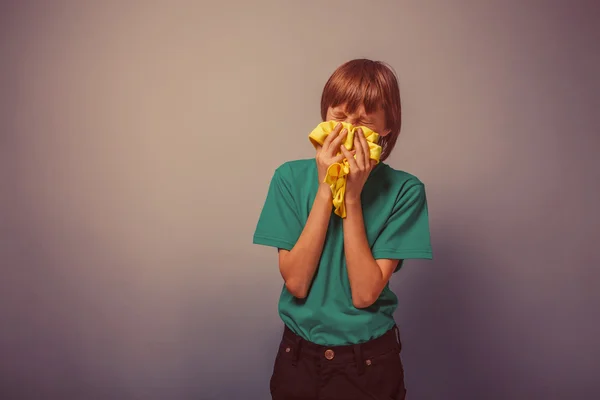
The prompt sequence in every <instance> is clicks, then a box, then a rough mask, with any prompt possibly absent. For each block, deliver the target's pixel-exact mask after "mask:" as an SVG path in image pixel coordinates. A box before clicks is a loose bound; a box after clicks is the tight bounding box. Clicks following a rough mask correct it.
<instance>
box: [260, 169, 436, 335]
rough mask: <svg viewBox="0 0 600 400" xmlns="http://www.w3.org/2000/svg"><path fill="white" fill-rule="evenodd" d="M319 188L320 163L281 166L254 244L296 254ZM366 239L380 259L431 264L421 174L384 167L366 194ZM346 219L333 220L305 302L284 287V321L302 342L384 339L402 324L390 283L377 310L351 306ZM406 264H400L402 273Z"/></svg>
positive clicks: (373, 176)
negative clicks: (396, 317)
mask: <svg viewBox="0 0 600 400" xmlns="http://www.w3.org/2000/svg"><path fill="white" fill-rule="evenodd" d="M317 190H318V179H317V166H316V162H315V159H314V158H313V159H308V160H297V161H291V162H287V163H285V164H283V165H281V166H280V167H279V168H277V170H276V171H275V174H274V176H273V178H272V180H271V184H270V187H269V192H268V194H267V199H266V201H265V204H264V207H263V209H262V212H261V214H260V218H259V221H258V224H257V227H256V231H255V233H254V243H255V244H259V245H265V246H272V247H275V248H280V249H285V250H291V249H292V248H293V247H294V244H295V243H296V241H297V240H298V238H299V237H300V234H301V233H302V230H303V228H304V225H305V224H306V220H307V219H308V215H309V213H310V210H311V207H312V204H313V201H314V199H315V196H316V194H317ZM361 200H362V207H363V216H364V220H365V230H366V233H367V239H368V241H369V245H370V247H371V251H372V253H373V257H374V258H375V259H381V258H389V259H397V260H405V259H411V258H412V259H415V258H424V259H431V258H432V251H431V243H430V234H429V221H428V220H429V216H428V212H427V200H426V197H425V188H424V186H423V183H421V181H419V179H417V178H416V177H415V176H413V175H410V174H408V173H406V172H402V171H397V170H394V169H393V168H391V167H390V166H388V165H387V164H384V163H379V164H378V165H377V166H376V167H375V168H374V169H373V171H372V172H371V174H370V176H369V178H368V180H367V182H366V184H365V186H364V188H363V192H362V199H361ZM343 234H344V233H343V225H342V219H341V218H340V217H338V216H337V215H335V214H333V207H332V216H331V219H330V222H329V227H328V229H327V236H326V239H325V245H324V247H323V253H322V255H321V260H320V263H319V266H318V268H317V271H316V273H315V277H314V280H313V283H312V285H311V287H310V290H309V293H308V295H307V297H306V298H304V299H298V298H295V297H294V296H293V295H292V294H290V293H289V292H288V291H287V289H286V288H285V285H284V286H283V290H282V292H281V297H280V299H279V315H280V317H281V319H282V320H283V322H284V323H285V324H286V325H287V326H288V327H289V328H290V329H291V330H292V331H293V332H295V333H296V334H298V335H299V336H301V337H302V338H304V339H306V340H308V341H310V342H313V343H317V344H321V345H326V346H336V345H346V344H356V343H362V342H366V341H368V340H371V339H374V338H376V337H379V336H381V335H382V334H384V333H385V332H386V331H388V330H389V329H391V328H392V327H393V326H394V324H395V322H394V317H393V313H394V311H395V310H396V307H397V306H398V299H397V297H396V295H395V294H394V293H393V292H392V291H391V290H390V288H389V285H386V287H385V289H383V291H382V293H381V295H380V296H379V298H378V300H377V301H376V302H375V304H373V305H372V306H370V307H368V308H365V309H358V308H356V307H354V306H353V305H352V297H351V292H350V283H349V281H348V271H347V269H346V257H345V255H344V236H343ZM401 265H402V261H401V262H400V263H399V266H398V268H397V269H396V271H398V269H400V267H401Z"/></svg>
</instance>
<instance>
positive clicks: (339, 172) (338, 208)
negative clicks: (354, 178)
mask: <svg viewBox="0 0 600 400" xmlns="http://www.w3.org/2000/svg"><path fill="white" fill-rule="evenodd" d="M337 124H338V123H337V122H336V121H326V122H322V123H320V124H319V125H318V126H317V127H316V128H315V129H314V130H313V131H312V132H311V133H310V135H308V139H309V140H310V142H311V143H312V144H313V146H315V148H316V147H317V146H322V145H323V142H324V141H325V138H326V137H327V135H329V134H330V133H331V132H332V131H333V129H334V128H335V126H336V125H337ZM342 125H343V128H346V129H347V130H348V136H347V137H346V140H345V142H344V146H345V147H346V149H348V150H352V148H353V147H354V134H355V132H356V129H357V128H360V129H361V130H362V131H363V133H364V135H365V137H366V139H367V143H368V144H369V151H370V157H371V159H372V160H375V161H376V162H377V163H379V158H380V157H381V146H379V145H378V144H377V142H378V141H379V135H378V134H377V133H375V132H373V131H372V130H371V129H369V128H367V127H364V126H360V127H359V126H352V125H351V124H349V123H347V122H342ZM343 128H342V129H343ZM338 154H340V152H338ZM349 172H350V164H349V163H348V160H347V159H346V158H344V159H343V160H342V161H341V162H339V163H335V164H332V165H330V166H329V168H328V169H327V176H326V177H325V180H324V181H323V183H327V184H329V186H330V187H331V193H332V194H333V207H334V212H335V214H336V215H339V216H340V217H342V218H346V204H345V202H344V195H345V194H346V179H347V175H348V173H349Z"/></svg>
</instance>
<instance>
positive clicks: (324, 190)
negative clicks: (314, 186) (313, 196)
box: [317, 183, 333, 201]
mask: <svg viewBox="0 0 600 400" xmlns="http://www.w3.org/2000/svg"><path fill="white" fill-rule="evenodd" d="M317 198H319V199H321V200H326V201H332V200H333V194H332V193H331V187H330V186H329V185H328V184H326V183H319V189H318V190H317Z"/></svg>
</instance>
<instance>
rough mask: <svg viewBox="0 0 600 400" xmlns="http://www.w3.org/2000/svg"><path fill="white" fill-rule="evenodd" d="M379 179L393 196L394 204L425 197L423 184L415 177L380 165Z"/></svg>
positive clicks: (385, 165)
mask: <svg viewBox="0 0 600 400" xmlns="http://www.w3.org/2000/svg"><path fill="white" fill-rule="evenodd" d="M378 175H379V179H380V180H381V181H382V182H383V183H384V185H385V186H387V187H388V190H389V191H390V192H391V194H393V195H394V197H395V200H396V202H405V201H406V200H408V199H411V198H412V199H415V200H416V199H419V198H424V197H425V184H424V183H423V181H421V180H420V179H419V178H418V177H417V176H416V175H414V174H411V173H409V172H406V171H403V170H399V169H395V168H392V167H390V166H389V165H388V164H384V163H382V165H381V172H380V173H379V174H378Z"/></svg>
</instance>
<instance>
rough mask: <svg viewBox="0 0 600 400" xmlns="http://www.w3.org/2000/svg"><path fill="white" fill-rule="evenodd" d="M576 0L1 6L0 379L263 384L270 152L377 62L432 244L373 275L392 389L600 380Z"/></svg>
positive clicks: (165, 391) (571, 386) (591, 52)
mask: <svg viewBox="0 0 600 400" xmlns="http://www.w3.org/2000/svg"><path fill="white" fill-rule="evenodd" d="M595 3H596V2H593V1H587V2H586V1H570V2H567V1H563V2H560V1H541V0H540V1H534V0H531V1H517V0H509V1H466V0H460V1H457V0H454V1H445V0H437V1H434V0H431V1H363V2H354V1H338V2H336V1H320V2H317V1H314V2H310V1H302V2H291V1H290V2H285V1H272V2H257V1H252V2H250V1H248V2H244V1H239V2H228V1H221V2H193V1H188V2H178V1H171V2H168V1H161V2H158V1H147V2H142V1H139V2H134V1H124V2H117V1H107V2H95V3H94V2H91V1H87V2H86V1H75V0H73V1H46V2H43V1H39V2H35V1H21V2H16V1H12V2H8V1H4V2H2V5H1V6H0V7H1V8H0V34H1V35H0V46H1V47H0V50H1V53H0V54H1V56H0V68H1V75H0V79H1V81H0V82H1V90H0V101H1V109H0V112H1V114H0V124H1V125H0V134H1V136H0V179H1V180H0V185H1V186H0V190H1V192H0V194H1V201H0V265H1V279H0V296H1V297H0V394H1V396H0V398H2V399H15V400H16V399H50V398H52V399H65V400H69V399H73V400H79V399H81V400H93V399H107V400H120V399H123V400H129V399H161V400H162V399H203V400H204V399H206V400H209V399H219V400H221V399H226V400H229V399H233V400H237V399H242V400H243V399H251V400H254V399H267V398H268V379H269V376H270V372H271V368H272V361H273V357H274V354H275V350H276V346H277V341H278V338H279V335H280V333H281V327H282V325H281V323H280V321H279V319H278V316H277V312H276V302H277V298H278V295H279V291H280V289H281V284H282V282H281V278H280V276H279V273H278V271H277V264H276V253H275V251H273V250H272V249H268V248H262V247H258V246H253V245H252V244H251V241H252V233H253V230H254V227H255V223H256V221H257V218H258V215H259V212H260V208H261V206H262V204H263V201H264V198H265V195H266V190H267V187H268V183H269V179H270V177H271V174H272V173H273V170H274V169H275V168H276V167H277V166H278V165H279V164H281V163H283V162H284V161H286V160H290V159H295V158H304V157H311V156H312V155H313V150H312V147H311V145H310V144H309V142H308V139H307V135H308V133H309V132H310V130H312V129H313V128H314V126H316V124H317V123H319V122H320V121H319V99H320V94H321V89H322V87H323V85H324V83H325V81H326V79H327V78H328V77H329V75H330V74H331V73H332V72H333V70H334V69H335V68H336V67H337V66H338V65H340V64H341V63H343V62H344V61H347V60H349V59H352V58H357V57H369V58H374V59H380V60H384V61H387V62H389V63H391V64H392V65H393V66H394V68H395V69H396V70H397V72H398V75H399V77H400V82H401V90H402V96H403V106H404V125H403V130H402V134H401V137H400V140H399V142H398V146H397V148H396V151H395V153H394V154H393V156H392V157H391V158H390V160H389V163H390V164H391V165H392V166H394V167H396V168H401V169H404V170H407V171H409V172H411V173H414V174H416V175H417V176H419V177H420V178H421V179H422V180H423V181H424V182H425V183H426V185H427V188H428V196H429V202H430V212H431V224H432V240H433V245H434V250H435V260H434V261H433V262H420V261H419V262H417V261H411V262H407V263H406V266H405V268H403V269H402V271H401V272H400V273H399V274H396V275H395V276H394V277H393V280H392V285H393V287H394V289H395V290H396V292H397V293H398V295H399V298H400V307H399V310H398V313H397V319H398V322H399V324H400V326H401V329H402V337H403V341H404V348H405V350H404V362H405V365H406V370H407V378H406V379H407V386H408V389H409V396H410V399H411V400H420V399H425V400H427V399H444V400H448V399H461V400H464V399H476V400H477V399H482V400H495V399H498V400H500V399H503V400H504V399H511V400H530V399H531V400H534V399H576V400H584V399H598V398H600V383H599V382H598V375H599V370H600V362H599V357H600V345H599V344H598V337H599V336H600V321H599V315H598V314H599V313H598V306H599V305H600V291H599V290H598V286H599V284H598V282H599V278H600V272H599V269H598V267H599V265H600V255H599V251H598V247H599V243H598V242H599V241H600V230H599V223H600V221H599V218H598V211H597V206H598V204H599V200H600V188H599V186H600V168H599V162H598V161H599V160H598V150H599V144H600V140H599V134H600V129H599V128H600V124H599V119H598V113H599V111H598V109H599V107H600V102H599V94H598V93H600V79H599V78H598V71H600V57H599V53H600V52H599V51H598V43H599V42H600V40H599V39H600V37H599V35H598V32H599V30H600V29H599V28H597V27H596V26H595V25H597V21H598V20H599V17H600V15H599V12H598V11H599V10H598V9H599V7H600V6H598V5H597V3H596V4H595Z"/></svg>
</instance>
